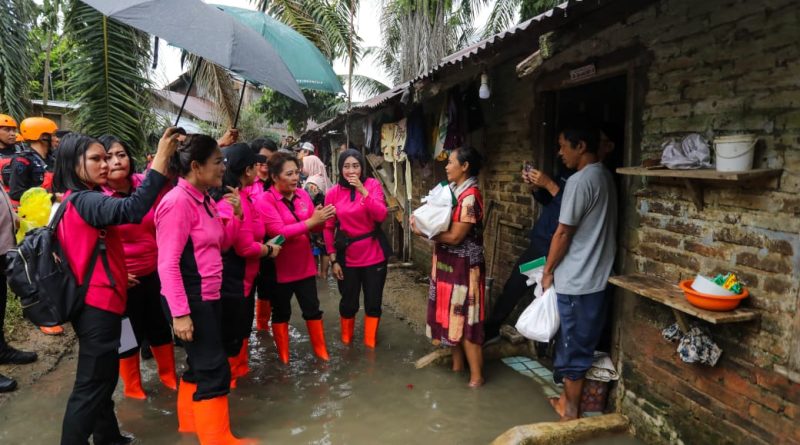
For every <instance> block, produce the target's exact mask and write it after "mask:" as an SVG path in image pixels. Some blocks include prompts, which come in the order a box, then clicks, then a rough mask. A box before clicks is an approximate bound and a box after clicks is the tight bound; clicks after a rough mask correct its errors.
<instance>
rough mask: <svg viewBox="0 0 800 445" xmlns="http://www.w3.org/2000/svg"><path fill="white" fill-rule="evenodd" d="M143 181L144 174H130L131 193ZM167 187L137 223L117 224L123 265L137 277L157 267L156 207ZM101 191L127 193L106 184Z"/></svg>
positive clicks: (122, 194)
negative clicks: (123, 250) (122, 250)
mask: <svg viewBox="0 0 800 445" xmlns="http://www.w3.org/2000/svg"><path fill="white" fill-rule="evenodd" d="M142 181H144V175H143V174H141V173H137V174H134V175H132V176H131V193H133V191H134V190H136V189H137V188H138V187H139V186H140V185H141V184H142ZM168 191H169V187H165V188H164V189H162V191H161V193H159V194H158V197H157V198H156V203H155V204H154V205H153V207H152V208H151V209H150V211H149V212H147V215H145V216H144V218H143V219H142V222H140V223H139V224H124V225H121V226H117V230H118V231H119V233H120V236H121V238H122V247H123V248H124V249H125V266H126V267H127V268H128V273H129V274H132V275H134V276H137V277H143V276H146V275H150V274H151V273H154V272H155V271H156V269H157V268H158V247H157V246H156V222H155V214H156V207H158V203H159V202H161V199H162V198H163V197H164V195H165V194H166V192H168ZM103 193H105V194H106V195H107V196H113V197H115V198H125V197H127V196H129V195H127V194H125V193H120V192H116V191H114V189H112V188H110V187H108V186H106V187H103Z"/></svg>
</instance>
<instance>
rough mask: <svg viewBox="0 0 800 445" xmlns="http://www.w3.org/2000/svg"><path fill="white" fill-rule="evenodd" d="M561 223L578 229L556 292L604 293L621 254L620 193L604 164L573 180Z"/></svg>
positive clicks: (556, 276) (560, 268) (559, 273)
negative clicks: (619, 235)
mask: <svg viewBox="0 0 800 445" xmlns="http://www.w3.org/2000/svg"><path fill="white" fill-rule="evenodd" d="M558 222H559V223H561V224H566V225H568V226H577V227H578V229H577V230H576V232H575V235H574V236H573V237H572V242H571V243H570V245H569V250H567V255H566V256H565V257H564V259H563V260H562V261H561V263H560V264H559V265H558V267H556V270H555V273H554V282H555V287H556V292H558V293H560V294H569V295H585V294H591V293H594V292H600V291H602V290H604V289H605V288H606V286H607V284H608V276H609V274H610V273H611V267H612V266H613V265H614V255H615V254H616V250H617V243H616V233H617V191H616V187H615V186H614V178H613V177H612V176H611V173H610V172H609V171H608V170H607V169H606V168H605V167H604V166H603V164H601V163H595V164H589V165H587V166H586V167H584V168H583V169H582V170H579V171H578V172H576V173H575V174H573V175H572V176H570V178H569V180H567V185H566V187H564V197H563V198H562V201H561V214H560V215H559V217H558Z"/></svg>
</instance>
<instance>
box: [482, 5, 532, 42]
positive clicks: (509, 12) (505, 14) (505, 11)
mask: <svg viewBox="0 0 800 445" xmlns="http://www.w3.org/2000/svg"><path fill="white" fill-rule="evenodd" d="M523 1H524V0H499V1H497V2H496V3H495V4H494V6H493V7H492V12H491V13H489V18H488V19H487V21H486V25H484V27H483V37H484V38H486V37H489V36H492V35H494V34H497V33H498V32H500V31H503V30H506V29H508V28H510V27H512V26H514V25H515V24H516V23H517V17H518V12H519V7H520V5H521V4H522V3H523Z"/></svg>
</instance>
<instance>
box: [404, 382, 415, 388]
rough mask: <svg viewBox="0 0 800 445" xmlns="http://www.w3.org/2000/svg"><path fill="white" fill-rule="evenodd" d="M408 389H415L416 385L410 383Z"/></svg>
mask: <svg viewBox="0 0 800 445" xmlns="http://www.w3.org/2000/svg"><path fill="white" fill-rule="evenodd" d="M406 388H408V389H414V385H412V384H411V383H409V384H408V385H406Z"/></svg>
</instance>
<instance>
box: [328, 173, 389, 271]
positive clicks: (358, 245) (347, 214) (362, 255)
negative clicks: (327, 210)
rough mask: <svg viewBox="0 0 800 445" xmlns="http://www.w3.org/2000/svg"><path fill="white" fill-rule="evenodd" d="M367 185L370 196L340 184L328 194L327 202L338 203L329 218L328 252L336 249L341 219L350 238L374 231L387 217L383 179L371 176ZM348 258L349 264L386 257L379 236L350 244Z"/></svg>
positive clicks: (367, 263) (364, 264) (375, 261)
mask: <svg viewBox="0 0 800 445" xmlns="http://www.w3.org/2000/svg"><path fill="white" fill-rule="evenodd" d="M364 188H366V189H367V197H366V198H365V197H364V196H362V195H361V193H358V192H357V191H355V190H350V189H349V188H346V187H342V186H341V185H339V184H336V185H335V186H333V188H332V189H330V191H328V194H327V195H325V205H328V204H333V206H334V207H336V216H335V217H334V218H331V219H329V220H328V221H326V222H325V232H324V235H325V248H326V249H327V250H328V254H331V253H335V252H336V249H335V248H334V247H333V242H334V231H335V229H336V223H337V222H338V223H339V229H340V230H342V231H344V233H345V234H346V236H347V237H348V238H356V237H359V236H361V235H366V234H367V233H370V232H372V231H374V230H375V226H376V224H380V223H382V222H383V220H385V219H386V214H387V213H388V212H387V209H386V201H385V200H384V198H383V190H382V189H381V184H380V182H378V180H377V179H374V178H367V180H366V181H365V182H364ZM351 198H352V199H351ZM344 260H345V265H346V266H347V267H367V266H374V265H376V264H379V263H382V262H383V261H385V260H386V257H385V256H384V254H383V249H381V245H380V242H379V241H378V239H377V238H375V237H369V238H364V239H362V240H359V241H355V242H353V243H352V244H350V245H349V246H348V247H347V251H346V252H345V259H344Z"/></svg>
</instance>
